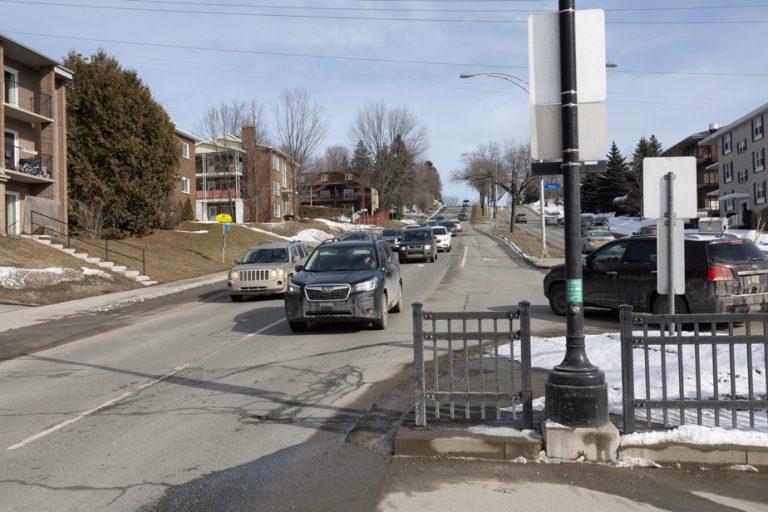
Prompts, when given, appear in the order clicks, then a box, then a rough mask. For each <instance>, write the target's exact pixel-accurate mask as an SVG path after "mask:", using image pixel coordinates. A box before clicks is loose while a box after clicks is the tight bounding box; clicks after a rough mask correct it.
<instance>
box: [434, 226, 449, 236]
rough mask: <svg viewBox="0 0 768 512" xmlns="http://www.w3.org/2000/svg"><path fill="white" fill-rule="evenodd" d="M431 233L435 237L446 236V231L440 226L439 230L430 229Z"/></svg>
mask: <svg viewBox="0 0 768 512" xmlns="http://www.w3.org/2000/svg"><path fill="white" fill-rule="evenodd" d="M432 232H433V233H434V234H436V235H447V234H448V231H446V230H445V228H444V227H442V226H440V227H439V228H432Z"/></svg>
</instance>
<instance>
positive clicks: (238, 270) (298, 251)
mask: <svg viewBox="0 0 768 512" xmlns="http://www.w3.org/2000/svg"><path fill="white" fill-rule="evenodd" d="M308 254H309V250H308V249H307V247H306V246H305V245H304V242H300V241H292V242H269V243H264V244H259V245H256V246H253V247H249V248H248V250H246V251H245V254H244V255H243V259H242V260H235V266H234V267H233V268H232V270H230V271H229V274H228V275H227V288H229V298H230V299H232V302H240V301H241V300H243V297H252V296H257V295H276V294H281V293H284V292H285V288H286V285H287V284H288V279H289V278H290V277H291V275H293V273H294V268H295V266H296V265H298V264H301V263H304V260H305V259H306V257H307V255H308Z"/></svg>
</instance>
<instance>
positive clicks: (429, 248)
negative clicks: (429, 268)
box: [424, 244, 432, 251]
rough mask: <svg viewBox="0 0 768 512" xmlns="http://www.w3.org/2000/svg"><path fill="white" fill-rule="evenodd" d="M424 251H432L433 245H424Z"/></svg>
mask: <svg viewBox="0 0 768 512" xmlns="http://www.w3.org/2000/svg"><path fill="white" fill-rule="evenodd" d="M424 250H425V251H431V250H432V244H425V245H424Z"/></svg>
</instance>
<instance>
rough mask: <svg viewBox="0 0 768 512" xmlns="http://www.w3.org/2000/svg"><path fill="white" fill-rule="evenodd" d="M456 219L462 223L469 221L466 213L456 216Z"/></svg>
mask: <svg viewBox="0 0 768 512" xmlns="http://www.w3.org/2000/svg"><path fill="white" fill-rule="evenodd" d="M456 218H457V219H459V220H462V221H463V220H467V214H466V213H464V212H461V213H459V214H458V215H457V216H456Z"/></svg>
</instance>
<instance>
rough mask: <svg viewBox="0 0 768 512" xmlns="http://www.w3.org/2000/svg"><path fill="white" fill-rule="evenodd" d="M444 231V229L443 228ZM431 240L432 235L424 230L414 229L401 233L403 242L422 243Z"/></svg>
mask: <svg viewBox="0 0 768 512" xmlns="http://www.w3.org/2000/svg"><path fill="white" fill-rule="evenodd" d="M443 229H445V228H443ZM431 238H432V233H431V232H430V231H427V230H426V229H414V230H412V231H405V232H404V233H403V242H413V241H419V242H424V241H428V240H430V239H431Z"/></svg>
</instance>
